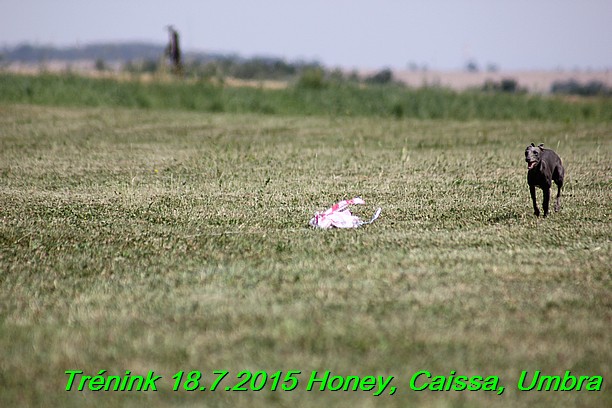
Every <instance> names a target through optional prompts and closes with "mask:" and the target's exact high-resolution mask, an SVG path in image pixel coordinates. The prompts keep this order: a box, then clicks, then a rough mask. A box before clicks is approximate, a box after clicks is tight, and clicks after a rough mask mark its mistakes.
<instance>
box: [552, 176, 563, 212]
mask: <svg viewBox="0 0 612 408" xmlns="http://www.w3.org/2000/svg"><path fill="white" fill-rule="evenodd" d="M556 173H557V174H555V176H556V177H555V178H554V180H555V184H556V185H557V199H556V200H555V212H557V211H559V210H560V209H561V188H563V177H564V170H563V167H560V168H558V169H557V172H556Z"/></svg>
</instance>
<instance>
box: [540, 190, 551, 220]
mask: <svg viewBox="0 0 612 408" xmlns="http://www.w3.org/2000/svg"><path fill="white" fill-rule="evenodd" d="M542 193H543V195H544V202H543V203H542V207H544V217H546V216H547V215H548V203H549V202H550V187H543V188H542Z"/></svg>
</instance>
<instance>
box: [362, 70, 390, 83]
mask: <svg viewBox="0 0 612 408" xmlns="http://www.w3.org/2000/svg"><path fill="white" fill-rule="evenodd" d="M392 81H393V72H392V71H391V70H390V69H389V68H385V69H383V70H382V71H378V72H377V73H376V74H374V75H372V76H369V77H367V78H366V79H365V82H366V83H367V84H376V85H385V84H389V83H391V82H392Z"/></svg>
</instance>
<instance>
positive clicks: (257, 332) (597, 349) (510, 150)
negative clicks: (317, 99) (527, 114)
mask: <svg viewBox="0 0 612 408" xmlns="http://www.w3.org/2000/svg"><path fill="white" fill-rule="evenodd" d="M5 99H6V96H5ZM18 102H19V104H18V103H15V102H7V101H6V100H5V102H4V103H3V104H2V105H0V220H1V222H0V350H2V356H1V359H0V406H4V407H13V406H15V407H17V406H19V407H26V406H62V407H84V406H109V407H110V406H128V407H129V406H144V405H146V406H149V407H157V406H210V407H220V406H250V407H263V406H280V407H285V406H286V407H288V406H301V407H321V406H337V407H355V406H358V407H370V406H390V407H406V406H408V407H410V406H432V407H464V406H465V407H487V406H500V407H523V406H542V407H547V406H583V407H602V406H609V405H610V404H611V403H612V394H611V393H610V390H609V387H610V386H609V381H611V380H612V329H611V327H612V324H611V323H612V291H611V289H612V287H611V276H612V275H611V266H610V265H611V264H612V257H611V255H610V254H611V250H612V245H611V232H610V231H611V230H612V229H611V227H612V223H611V222H610V214H612V200H611V198H612V197H611V193H612V150H611V148H612V138H611V137H610V135H611V134H612V125H611V124H610V122H609V121H607V120H586V119H584V120H575V118H574V119H572V120H570V121H566V120H533V119H531V120H530V119H525V120H479V119H470V118H464V119H463V120H454V119H442V120H427V119H410V118H406V117H403V118H402V119H396V118H393V117H387V116H386V115H364V116H354V117H346V116H342V115H312V116H303V115H292V114H289V113H284V114H280V113H278V112H276V113H275V114H267V115H266V114H257V113H232V112H216V113H215V112H198V111H195V112H194V111H185V110H160V109H145V110H142V109H136V108H125V107H116V108H113V107H71V106H64V107H58V106H51V104H43V105H42V106H41V105H34V104H29V103H28V104H24V102H26V101H18ZM63 105H69V104H63ZM532 141H533V142H536V143H539V142H544V143H546V144H547V145H548V146H549V147H552V148H554V149H555V150H556V151H557V152H558V153H559V154H560V156H561V157H562V158H563V160H564V163H565V165H566V169H567V178H566V185H565V190H564V196H563V198H562V210H561V212H559V213H553V214H551V216H550V217H549V218H547V219H536V218H535V217H534V216H533V215H532V209H531V203H530V199H529V193H528V188H527V183H526V164H525V162H524V160H523V150H524V148H525V145H527V144H528V143H530V142H532ZM538 194H539V200H541V193H540V192H538ZM354 196H361V197H363V198H364V199H365V200H366V202H367V204H366V205H365V206H362V207H359V208H355V211H356V212H357V213H358V214H359V215H362V216H363V217H364V218H368V217H369V216H370V215H371V214H372V213H373V212H374V210H375V208H377V207H379V206H380V207H382V215H381V217H380V219H379V220H377V221H376V222H375V223H374V224H372V225H369V226H366V227H363V228H361V229H358V230H341V231H339V230H330V231H320V230H313V229H311V228H309V227H308V226H307V223H308V220H309V219H310V217H311V216H312V214H313V213H314V211H316V210H323V209H325V208H327V207H328V206H330V205H331V204H333V203H334V202H335V201H337V200H340V199H345V198H350V197H354ZM66 370H82V371H84V372H85V374H86V375H91V376H95V375H97V374H98V373H99V372H100V370H106V372H105V373H104V375H105V376H106V375H121V374H124V373H125V371H126V370H129V371H130V372H131V373H132V374H133V375H147V373H148V372H149V371H155V374H156V375H160V376H162V379H160V380H159V381H157V383H156V384H157V386H158V391H157V392H154V391H146V392H136V391H133V392H127V391H126V392H120V391H117V392H113V391H97V392H95V391H91V390H89V389H88V388H87V387H86V389H85V390H84V391H76V390H75V389H74V388H73V390H72V391H65V388H66V385H67V381H68V378H69V376H68V375H66V374H65V371H66ZM195 370H197V371H201V372H202V373H203V379H202V380H201V383H199V384H200V385H205V386H206V387H210V385H211V382H212V381H213V380H214V379H215V378H216V375H213V372H214V371H216V370H226V371H229V374H228V375H227V377H226V378H225V379H223V381H222V382H221V383H220V384H221V385H220V386H219V387H220V388H219V389H218V390H217V391H214V392H211V391H210V390H206V391H204V392H201V391H193V392H188V391H185V390H184V387H183V385H184V382H183V383H182V384H181V386H180V390H179V391H176V392H175V391H172V388H173V385H174V381H175V380H174V379H173V378H172V377H173V376H174V375H175V374H176V373H177V372H179V371H184V372H185V377H186V376H187V375H188V373H189V372H190V371H195ZM242 370H249V371H250V372H252V373H256V372H258V371H265V372H267V373H268V375H269V376H272V375H273V373H275V372H277V371H282V372H283V376H284V375H285V374H286V372H287V371H289V370H297V371H300V372H301V373H300V374H299V375H297V378H298V379H299V383H298V385H297V386H296V389H295V390H293V391H290V392H289V391H281V390H280V389H279V390H278V391H271V380H268V381H267V383H266V385H265V387H264V388H263V390H262V391H259V392H256V391H252V390H250V389H249V391H243V392H240V391H231V392H226V391H225V387H228V386H234V385H236V384H237V383H238V379H237V376H238V373H239V372H240V371H242ZM326 370H330V371H331V372H332V373H333V375H342V376H348V375H355V376H368V375H372V376H385V377H388V376H393V377H394V379H393V380H392V382H391V385H392V386H394V387H396V392H395V394H394V395H388V394H389V392H388V391H389V390H388V389H387V391H386V392H385V393H384V394H383V395H381V396H373V395H372V392H365V391H355V392H353V391H346V392H345V391H335V392H334V391H330V390H326V391H319V390H318V389H317V390H316V391H307V390H306V389H307V384H308V380H309V378H310V375H311V373H312V372H313V371H317V372H318V373H319V375H320V374H321V373H322V372H324V371H326ZM420 370H427V371H430V372H431V373H433V375H445V376H449V375H450V373H451V371H452V370H455V371H456V372H457V375H467V376H474V375H481V376H483V377H486V376H497V377H499V381H500V384H501V385H503V386H504V387H505V391H504V393H503V394H502V395H496V394H495V392H487V391H482V390H480V391H440V392H434V391H427V390H426V391H419V392H417V391H413V390H411V389H410V379H411V377H412V375H413V374H414V373H416V372H418V371H420ZM523 370H528V371H529V372H530V373H533V372H534V371H535V370H541V371H542V372H543V373H545V374H548V375H560V376H563V375H564V373H565V371H566V370H571V372H572V374H573V375H577V376H579V375H589V376H602V377H603V378H604V384H603V389H602V391H599V392H597V391H595V392H593V391H592V392H588V391H584V390H583V391H579V392H578V391H569V392H567V391H566V392H563V391H558V392H554V391H548V392H547V391H541V392H538V391H519V390H518V389H517V380H518V378H519V376H520V374H521V372H522V371H523ZM260 378H261V377H260ZM248 387H251V385H249V386H248Z"/></svg>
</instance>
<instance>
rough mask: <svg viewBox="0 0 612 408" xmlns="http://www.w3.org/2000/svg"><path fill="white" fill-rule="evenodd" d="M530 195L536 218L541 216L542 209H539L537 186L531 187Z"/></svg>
mask: <svg viewBox="0 0 612 408" xmlns="http://www.w3.org/2000/svg"><path fill="white" fill-rule="evenodd" d="M529 194H531V201H532V202H533V214H534V215H535V216H536V217H539V216H540V209H539V208H538V202H537V201H536V188H535V185H529Z"/></svg>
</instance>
